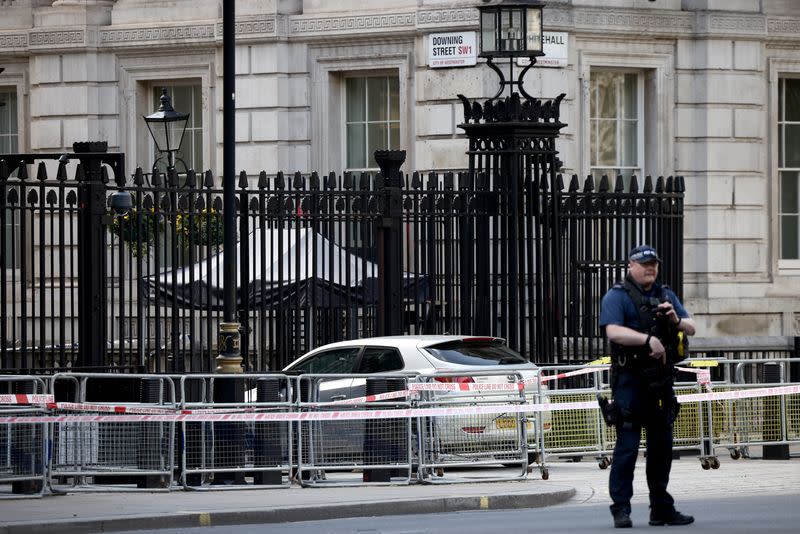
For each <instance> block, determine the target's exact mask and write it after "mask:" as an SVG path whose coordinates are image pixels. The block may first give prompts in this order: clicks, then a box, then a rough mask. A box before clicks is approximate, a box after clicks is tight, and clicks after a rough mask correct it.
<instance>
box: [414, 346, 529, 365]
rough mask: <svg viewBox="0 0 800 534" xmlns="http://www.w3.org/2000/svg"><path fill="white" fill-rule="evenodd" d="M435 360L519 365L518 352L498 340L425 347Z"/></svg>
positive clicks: (524, 361) (469, 363)
mask: <svg viewBox="0 0 800 534" xmlns="http://www.w3.org/2000/svg"><path fill="white" fill-rule="evenodd" d="M425 350H426V351H427V352H429V353H430V354H431V355H432V356H433V357H434V358H436V359H437V360H441V361H443V362H448V363H457V364H461V365H519V364H522V363H527V360H526V359H525V358H523V357H522V356H520V354H519V353H518V352H516V351H514V350H512V349H510V348H508V347H507V346H505V345H503V344H502V343H500V342H486V341H482V342H470V341H448V342H446V343H440V344H438V345H434V346H432V347H427V348H426V349H425Z"/></svg>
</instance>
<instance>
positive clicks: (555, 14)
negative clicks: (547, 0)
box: [544, 8, 575, 28]
mask: <svg viewBox="0 0 800 534" xmlns="http://www.w3.org/2000/svg"><path fill="white" fill-rule="evenodd" d="M573 13H574V12H573V10H571V9H549V8H548V9H545V10H544V25H545V26H547V27H548V28H549V27H553V26H556V27H566V28H571V27H572V26H573V25H574V24H575V17H574V16H573Z"/></svg>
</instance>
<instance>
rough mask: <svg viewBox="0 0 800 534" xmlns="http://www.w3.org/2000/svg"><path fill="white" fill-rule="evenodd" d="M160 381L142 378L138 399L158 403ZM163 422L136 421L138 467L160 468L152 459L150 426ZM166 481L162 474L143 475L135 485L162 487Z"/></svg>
mask: <svg viewBox="0 0 800 534" xmlns="http://www.w3.org/2000/svg"><path fill="white" fill-rule="evenodd" d="M161 386H162V381H161V380H160V379H158V378H142V380H141V383H140V386H139V399H140V400H141V402H143V403H147V404H160V403H161V401H162V395H163V392H162V388H161ZM134 424H136V423H134ZM164 424H165V423H138V426H139V429H140V430H139V432H138V434H139V438H138V441H139V446H138V448H137V449H136V464H137V467H138V468H139V469H142V470H149V469H160V467H161V466H159V465H154V464H153V460H152V447H153V443H152V436H151V434H152V427H153V425H158V426H159V427H162V426H163V425H164ZM166 483H167V481H166V479H165V478H164V477H163V476H162V475H144V476H143V477H137V481H136V487H138V488H163V487H165V485H166Z"/></svg>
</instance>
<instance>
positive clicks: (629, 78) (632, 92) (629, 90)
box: [622, 72, 639, 119]
mask: <svg viewBox="0 0 800 534" xmlns="http://www.w3.org/2000/svg"><path fill="white" fill-rule="evenodd" d="M636 80H637V75H636V74H634V73H632V72H629V73H626V74H625V76H624V78H623V80H622V83H623V86H622V106H623V109H622V117H623V118H625V119H635V118H637V117H638V116H639V106H638V98H637V93H638V87H637V83H636Z"/></svg>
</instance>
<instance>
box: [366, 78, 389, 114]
mask: <svg viewBox="0 0 800 534" xmlns="http://www.w3.org/2000/svg"><path fill="white" fill-rule="evenodd" d="M388 90H389V88H388V79H387V78H367V120H368V121H385V120H387V119H388V118H389V108H388V105H389V101H388Z"/></svg>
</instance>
